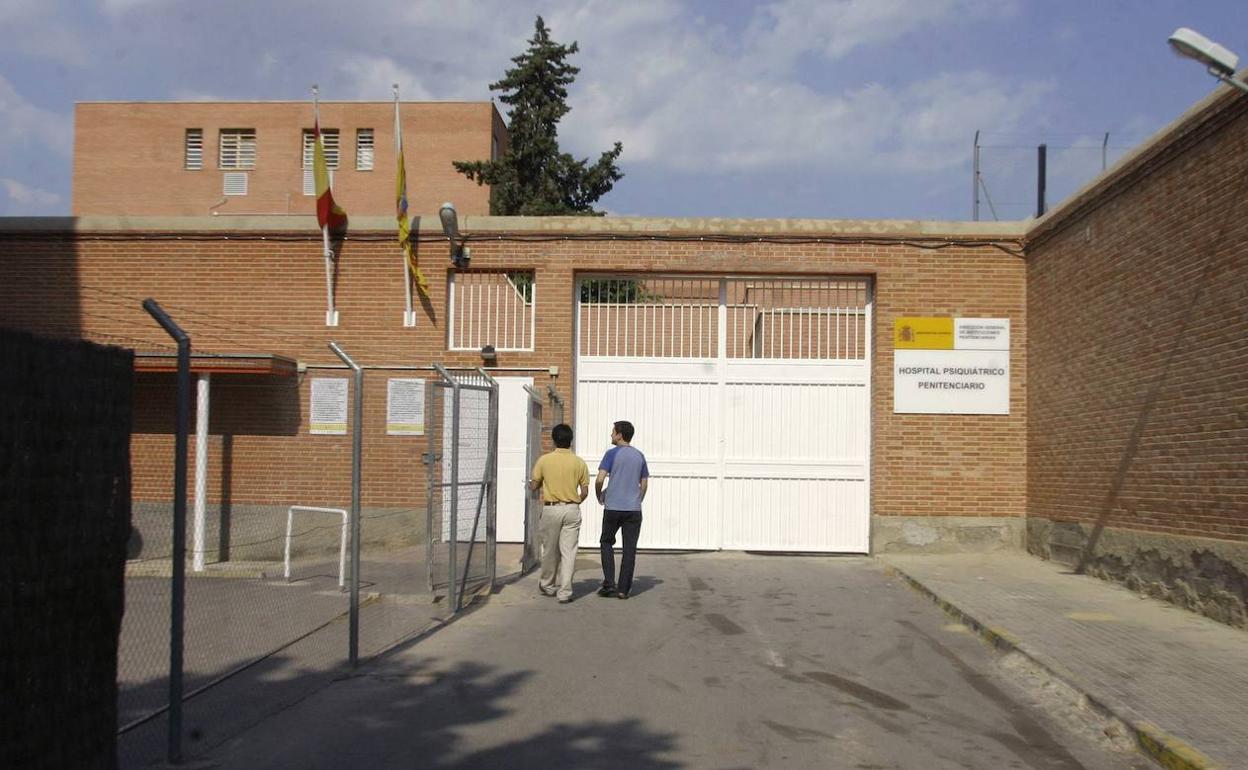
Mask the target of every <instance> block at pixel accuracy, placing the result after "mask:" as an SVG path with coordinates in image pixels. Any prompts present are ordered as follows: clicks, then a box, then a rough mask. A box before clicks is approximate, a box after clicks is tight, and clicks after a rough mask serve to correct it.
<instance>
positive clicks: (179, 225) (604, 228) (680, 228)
mask: <svg viewBox="0 0 1248 770" xmlns="http://www.w3.org/2000/svg"><path fill="white" fill-rule="evenodd" d="M417 219H418V220H419V221H418V222H417V223H416V224H417V227H416V228H415V229H416V231H417V232H418V233H419V234H421V235H424V236H437V235H441V233H442V226H441V223H440V222H439V220H438V217H437V215H436V214H422V215H420V216H419V217H417ZM459 227H460V232H461V233H462V234H464V235H466V236H468V237H469V238H471V237H472V236H473V235H478V234H482V233H501V232H509V233H516V232H521V233H543V234H549V235H558V234H568V235H578V234H595V233H601V234H613V233H614V234H620V235H633V234H656V235H657V234H660V233H662V234H676V235H759V236H790V237H801V236H811V237H817V236H820V235H826V236H859V237H874V238H882V239H896V240H905V239H908V238H916V239H918V238H924V239H926V238H934V239H940V238H960V239H984V240H1017V239H1021V238H1022V237H1023V234H1024V232H1025V231H1026V223H1025V222H942V221H922V220H906V219H896V220H890V219H728V218H710V217H708V218H693V217H491V216H460V219H459ZM394 229H395V221H394V219H393V218H392V217H384V216H382V217H366V216H361V217H356V218H354V219H352V220H351V225H350V229H349V230H348V235H347V237H348V239H349V238H350V234H351V232H357V233H370V232H378V231H381V232H387V233H389V232H393V231H394ZM127 232H133V233H141V232H146V233H152V232H159V233H170V234H176V233H180V232H182V233H218V232H219V233H223V234H228V233H255V234H264V233H274V232H281V233H290V232H306V233H308V234H309V235H316V234H317V233H318V228H317V225H316V217H315V216H314V215H312V214H290V215H255V216H247V215H238V214H234V215H222V216H199V217H126V216H83V217H0V235H3V234H18V233H23V234H25V233H38V234H58V233H59V234H65V235H85V234H92V233H127Z"/></svg>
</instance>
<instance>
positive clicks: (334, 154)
mask: <svg viewBox="0 0 1248 770" xmlns="http://www.w3.org/2000/svg"><path fill="white" fill-rule="evenodd" d="M313 136H314V134H313V133H312V129H310V128H305V129H303V194H304V195H316V179H315V178H314V177H313V176H312V147H313ZM321 145H322V146H323V147H324V148H325V165H326V166H327V167H328V168H329V183H330V184H331V185H332V184H333V183H334V169H336V168H338V156H339V152H338V148H339V144H338V129H336V128H322V129H321Z"/></svg>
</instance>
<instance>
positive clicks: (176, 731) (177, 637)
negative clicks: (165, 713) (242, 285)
mask: <svg viewBox="0 0 1248 770" xmlns="http://www.w3.org/2000/svg"><path fill="white" fill-rule="evenodd" d="M143 309H144V310H146V311H147V313H148V315H150V316H151V317H152V318H154V319H156V323H158V324H160V326H161V328H163V329H164V330H165V332H166V333H167V334H168V335H169V336H170V337H172V338H173V339H174V340H175V341H176V342H177V343H178V385H177V397H176V401H175V417H174V440H173V564H172V565H171V566H172V569H173V576H172V585H171V586H170V600H169V742H168V750H167V754H166V758H167V759H168V760H169V762H170V764H178V763H180V762H181V761H182V646H183V628H184V622H185V619H184V618H185V611H186V446H187V434H188V432H189V424H190V411H191V338H190V337H188V336H187V334H186V332H184V331H182V328H181V327H180V326H178V325H177V324H176V323H174V321H173V319H172V318H170V317H169V316H168V314H166V313H165V311H164V310H162V309H161V307H160V305H159V304H158V303H157V302H156V300H154V299H151V298H148V299H145V300H143Z"/></svg>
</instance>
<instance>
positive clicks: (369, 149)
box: [355, 128, 373, 171]
mask: <svg viewBox="0 0 1248 770" xmlns="http://www.w3.org/2000/svg"><path fill="white" fill-rule="evenodd" d="M355 170H356V171H372V170H373V129H371V128H360V129H356V132H355Z"/></svg>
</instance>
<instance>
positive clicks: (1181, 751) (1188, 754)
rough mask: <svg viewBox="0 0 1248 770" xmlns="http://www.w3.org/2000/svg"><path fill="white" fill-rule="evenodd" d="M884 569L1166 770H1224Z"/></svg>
mask: <svg viewBox="0 0 1248 770" xmlns="http://www.w3.org/2000/svg"><path fill="white" fill-rule="evenodd" d="M880 563H881V564H882V565H883V567H884V571H885V572H886V573H887V574H889V575H892V576H894V577H897V578H900V579H901V580H902V581H903V582H905V583H906V584H907V585H908V586H910V588H912V589H914V591H915V592H917V593H918V594H920V595H921V596H923V597H925V598H927V599H928V600H930V601H931V602H933V603H934V604H935V605H936V606H938V607H940V608H941V609H942V610H944V611H945V613H946V614H947V615H949V616H950V617H952V618H954V619H956V620H958V621H959V622H961V623H962V624H963V625H965V626H967V627H968V628H970V629H972V630H973V631H975V633H977V634H979V637H980V638H981V639H983V640H984V641H985V642H987V643H988V644H989V645H991V646H992V647H993V648H995V649H996V650H998V651H1000V652H1016V653H1018V654H1019V655H1022V656H1023V657H1025V658H1027V659H1028V660H1030V661H1031V662H1032V663H1034V664H1035V665H1037V666H1039V667H1040V668H1041V669H1043V670H1045V671H1046V672H1047V673H1048V674H1049V675H1051V676H1053V677H1054V678H1055V679H1058V680H1060V681H1062V682H1063V683H1064V684H1065V685H1066V686H1068V687H1070V688H1071V689H1073V690H1074V691H1075V692H1077V693H1079V694H1080V695H1081V696H1082V697H1083V698H1084V699H1086V700H1087V702H1088V704H1089V705H1091V706H1092V708H1093V709H1094V710H1096V711H1097V712H1100V713H1101V714H1103V715H1105V716H1108V717H1111V718H1113V719H1115V720H1117V721H1118V722H1121V723H1122V725H1123V726H1124V727H1126V729H1127V730H1128V731H1129V732H1130V733H1131V735H1132V737H1133V738H1134V739H1135V743H1136V746H1138V747H1139V750H1140V751H1141V752H1142V753H1143V754H1144V755H1145V756H1147V757H1148V758H1149V759H1151V760H1153V761H1154V762H1156V763H1157V764H1158V765H1160V766H1161V767H1164V768H1166V770H1225V767H1224V766H1223V765H1222V764H1221V763H1219V762H1215V761H1214V760H1212V759H1210V758H1209V757H1207V756H1206V755H1205V754H1204V753H1202V752H1201V751H1200V750H1198V749H1197V748H1195V747H1194V746H1191V745H1189V744H1187V743H1186V742H1184V741H1182V740H1180V739H1178V738H1176V737H1174V736H1173V735H1171V734H1170V733H1168V732H1166V731H1165V730H1163V729H1161V728H1160V727H1158V726H1157V725H1155V724H1153V723H1152V722H1148V721H1146V720H1143V719H1140V718H1139V717H1138V716H1137V715H1136V714H1135V713H1134V712H1133V711H1132V710H1131V709H1129V708H1127V707H1126V706H1125V705H1123V704H1120V703H1118V702H1117V701H1115V700H1114V699H1112V698H1107V697H1105V696H1102V695H1097V694H1094V693H1092V692H1090V691H1089V690H1088V688H1087V687H1085V686H1084V685H1083V684H1082V683H1081V682H1080V681H1079V679H1078V678H1077V677H1076V676H1075V675H1074V674H1072V673H1071V672H1070V671H1068V670H1067V669H1066V668H1065V667H1064V666H1062V665H1061V664H1059V663H1058V662H1057V661H1055V660H1053V659H1052V658H1050V657H1049V656H1047V655H1045V654H1043V653H1040V652H1037V651H1035V650H1032V649H1029V647H1028V645H1027V644H1025V643H1024V642H1022V641H1021V640H1020V639H1019V638H1018V637H1016V636H1014V635H1013V634H1012V633H1010V632H1009V631H1007V630H1006V629H1004V628H1001V627H999V626H993V625H990V624H988V623H985V622H983V621H981V620H979V619H978V618H976V617H974V616H972V615H971V614H970V613H968V612H967V611H966V610H964V609H962V608H961V607H958V606H957V605H955V604H953V603H952V602H950V601H949V600H947V599H945V598H943V597H941V596H940V595H938V594H937V593H936V592H935V591H933V590H932V589H930V588H928V587H927V586H926V585H924V584H923V583H922V581H920V580H919V579H917V578H915V577H914V576H912V575H910V574H908V573H907V572H906V571H905V570H903V569H902V568H900V567H898V566H897V565H895V564H889V563H888V562H885V561H883V560H881V561H880Z"/></svg>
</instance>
